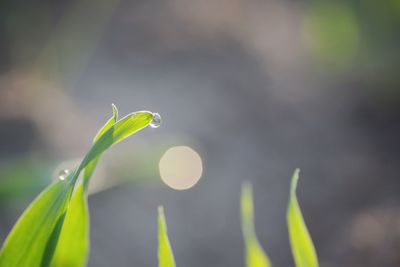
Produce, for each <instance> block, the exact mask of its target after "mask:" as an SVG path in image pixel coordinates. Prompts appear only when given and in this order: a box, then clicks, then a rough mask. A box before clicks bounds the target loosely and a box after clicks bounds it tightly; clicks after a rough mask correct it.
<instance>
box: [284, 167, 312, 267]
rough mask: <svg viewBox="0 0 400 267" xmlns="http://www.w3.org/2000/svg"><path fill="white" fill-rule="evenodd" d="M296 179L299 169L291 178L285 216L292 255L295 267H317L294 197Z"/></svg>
mask: <svg viewBox="0 0 400 267" xmlns="http://www.w3.org/2000/svg"><path fill="white" fill-rule="evenodd" d="M298 179H299V169H296V170H295V171H294V173H293V176H292V182H291V189H290V195H289V203H288V208H287V215H286V216H287V224H288V231H289V239H290V245H291V248H292V254H293V258H294V261H295V263H296V266H297V267H318V258H317V253H316V252H315V248H314V244H313V242H312V240H311V236H310V233H309V232H308V229H307V226H306V224H305V222H304V219H303V215H302V213H301V210H300V206H299V203H298V201H297V197H296V187H297V182H298Z"/></svg>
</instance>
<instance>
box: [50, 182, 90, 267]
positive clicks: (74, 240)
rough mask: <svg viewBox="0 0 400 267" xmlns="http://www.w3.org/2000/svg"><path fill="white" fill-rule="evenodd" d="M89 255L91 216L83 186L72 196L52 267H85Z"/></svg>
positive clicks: (80, 185)
mask: <svg viewBox="0 0 400 267" xmlns="http://www.w3.org/2000/svg"><path fill="white" fill-rule="evenodd" d="M88 253H89V214H88V208H87V201H86V196H85V190H84V186H83V184H82V183H81V184H79V185H78V187H77V188H76V189H75V192H74V193H73V195H72V199H71V202H70V204H69V207H68V211H67V213H66V216H65V220H64V225H63V227H62V230H61V234H60V237H59V239H58V243H57V248H56V251H55V253H54V257H53V261H52V264H51V266H52V267H84V266H85V265H86V262H87V255H88Z"/></svg>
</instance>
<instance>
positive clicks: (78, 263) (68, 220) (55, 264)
mask: <svg viewBox="0 0 400 267" xmlns="http://www.w3.org/2000/svg"><path fill="white" fill-rule="evenodd" d="M112 109H113V115H112V117H111V118H110V119H109V120H108V121H107V122H106V123H105V124H104V126H103V127H102V128H101V129H100V130H99V131H98V133H97V134H96V136H95V137H94V139H93V142H96V141H97V140H98V139H99V138H100V137H101V136H102V135H103V134H104V133H105V132H106V131H107V130H108V129H110V128H111V127H112V126H113V125H114V124H115V122H116V121H117V118H118V109H117V107H116V106H115V105H114V104H113V105H112ZM99 158H100V156H98V157H97V158H96V159H94V160H92V161H91V162H90V163H89V164H88V165H87V166H86V168H85V169H84V171H83V179H82V183H81V184H79V185H78V187H77V189H75V192H74V193H73V196H72V199H71V202H70V204H69V207H68V210H67V212H66V216H65V221H64V226H63V227H62V230H61V234H60V237H59V240H58V243H57V248H56V251H55V253H54V258H53V261H52V264H51V265H52V267H83V266H85V265H86V262H87V256H88V254H89V227H90V224H89V211H88V206H87V197H86V195H85V192H86V190H87V187H88V185H89V179H90V177H91V176H92V174H93V172H94V169H95V168H96V165H97V162H98V160H99Z"/></svg>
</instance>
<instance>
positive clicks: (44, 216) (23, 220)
mask: <svg viewBox="0 0 400 267" xmlns="http://www.w3.org/2000/svg"><path fill="white" fill-rule="evenodd" d="M72 190H73V187H72V186H71V185H69V184H68V183H66V182H65V181H58V182H56V183H54V184H52V185H51V186H49V187H48V188H47V189H46V190H45V191H43V192H42V193H41V194H40V195H39V196H38V197H37V198H36V199H35V200H34V201H33V202H32V203H31V204H30V205H29V207H28V208H27V209H26V210H25V212H24V213H23V214H22V215H21V217H20V218H19V220H18V222H17V223H16V224H15V226H14V228H13V229H12V230H11V232H10V234H9V235H8V237H7V239H6V241H5V242H4V244H3V247H2V249H1V252H0V267H10V266H19V267H25V266H26V267H36V266H45V263H46V262H48V260H47V258H48V257H49V255H48V254H49V253H45V251H50V253H51V251H52V249H51V248H49V247H48V246H47V243H48V241H49V239H50V237H51V236H52V233H53V230H54V228H55V227H56V225H57V223H59V218H60V217H61V216H63V214H64V213H65V210H66V207H67V205H68V200H69V198H70V195H71V193H72Z"/></svg>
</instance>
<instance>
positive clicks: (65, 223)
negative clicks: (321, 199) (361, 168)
mask: <svg viewBox="0 0 400 267" xmlns="http://www.w3.org/2000/svg"><path fill="white" fill-rule="evenodd" d="M160 122H161V118H160V116H159V115H158V114H157V113H152V112H149V111H139V112H134V113H131V114H129V115H127V116H125V117H124V118H122V119H120V120H118V110H117V108H116V107H115V106H114V105H113V115H112V117H111V118H110V119H109V120H108V121H107V122H106V124H105V125H104V126H103V127H102V128H101V129H100V130H99V132H98V133H97V134H96V136H95V138H94V140H93V145H92V147H91V148H90V150H89V152H88V153H87V154H86V156H85V157H84V158H83V160H82V162H81V163H80V165H79V166H77V168H76V169H74V170H73V171H71V173H67V172H66V173H63V175H61V176H60V177H59V178H60V179H58V180H57V181H56V182H54V183H53V184H51V185H50V186H48V187H47V188H46V189H45V190H43V192H42V193H41V194H40V195H39V196H38V197H37V198H36V199H35V200H33V202H32V203H31V204H30V205H29V206H28V208H27V209H26V210H25V211H24V213H23V214H22V215H21V216H20V218H19V219H18V221H17V222H16V224H15V225H14V227H13V229H12V230H11V232H10V234H9V235H8V237H7V238H6V240H5V242H4V244H3V246H2V248H1V251H0V267H49V266H52V267H84V266H86V264H87V258H88V254H89V214H88V207H87V190H88V186H89V181H90V178H91V176H92V174H93V172H94V169H95V167H96V165H97V162H98V161H99V159H100V157H101V155H102V154H103V153H104V152H105V151H106V150H107V149H108V148H109V147H111V146H112V145H113V144H116V143H118V142H120V141H122V140H124V139H125V138H127V137H129V136H131V135H132V134H134V133H136V132H138V131H139V130H142V129H144V128H145V127H147V126H148V125H150V126H152V127H154V128H155V127H158V126H159V124H160ZM81 174H82V175H81ZM298 175H299V171H298V170H296V171H295V173H294V175H293V178H292V186H291V191H290V197H289V205H288V209H287V222H288V229H289V236H290V242H291V246H292V252H293V257H294V260H295V263H296V266H297V267H318V261H317V256H316V253H315V249H314V246H313V244H312V241H311V238H310V235H309V233H308V231H307V228H306V226H305V223H304V220H303V217H302V215H301V211H300V207H299V204H298V203H297V198H296V193H295V190H296V186H297V180H298ZM241 216H242V231H243V236H244V241H245V259H246V266H247V267H270V266H271V263H270V260H269V258H268V256H267V254H266V253H265V252H264V250H263V249H262V247H261V246H260V244H259V242H258V240H257V237H256V234H255V229H254V218H253V217H254V215H253V197H252V190H251V186H250V185H249V184H244V185H243V188H242V196H241ZM158 240H159V241H158V243H159V245H158V263H159V267H175V259H174V256H173V252H172V249H171V245H170V242H169V239H168V235H167V226H166V221H165V216H164V210H163V208H162V207H159V209H158Z"/></svg>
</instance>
